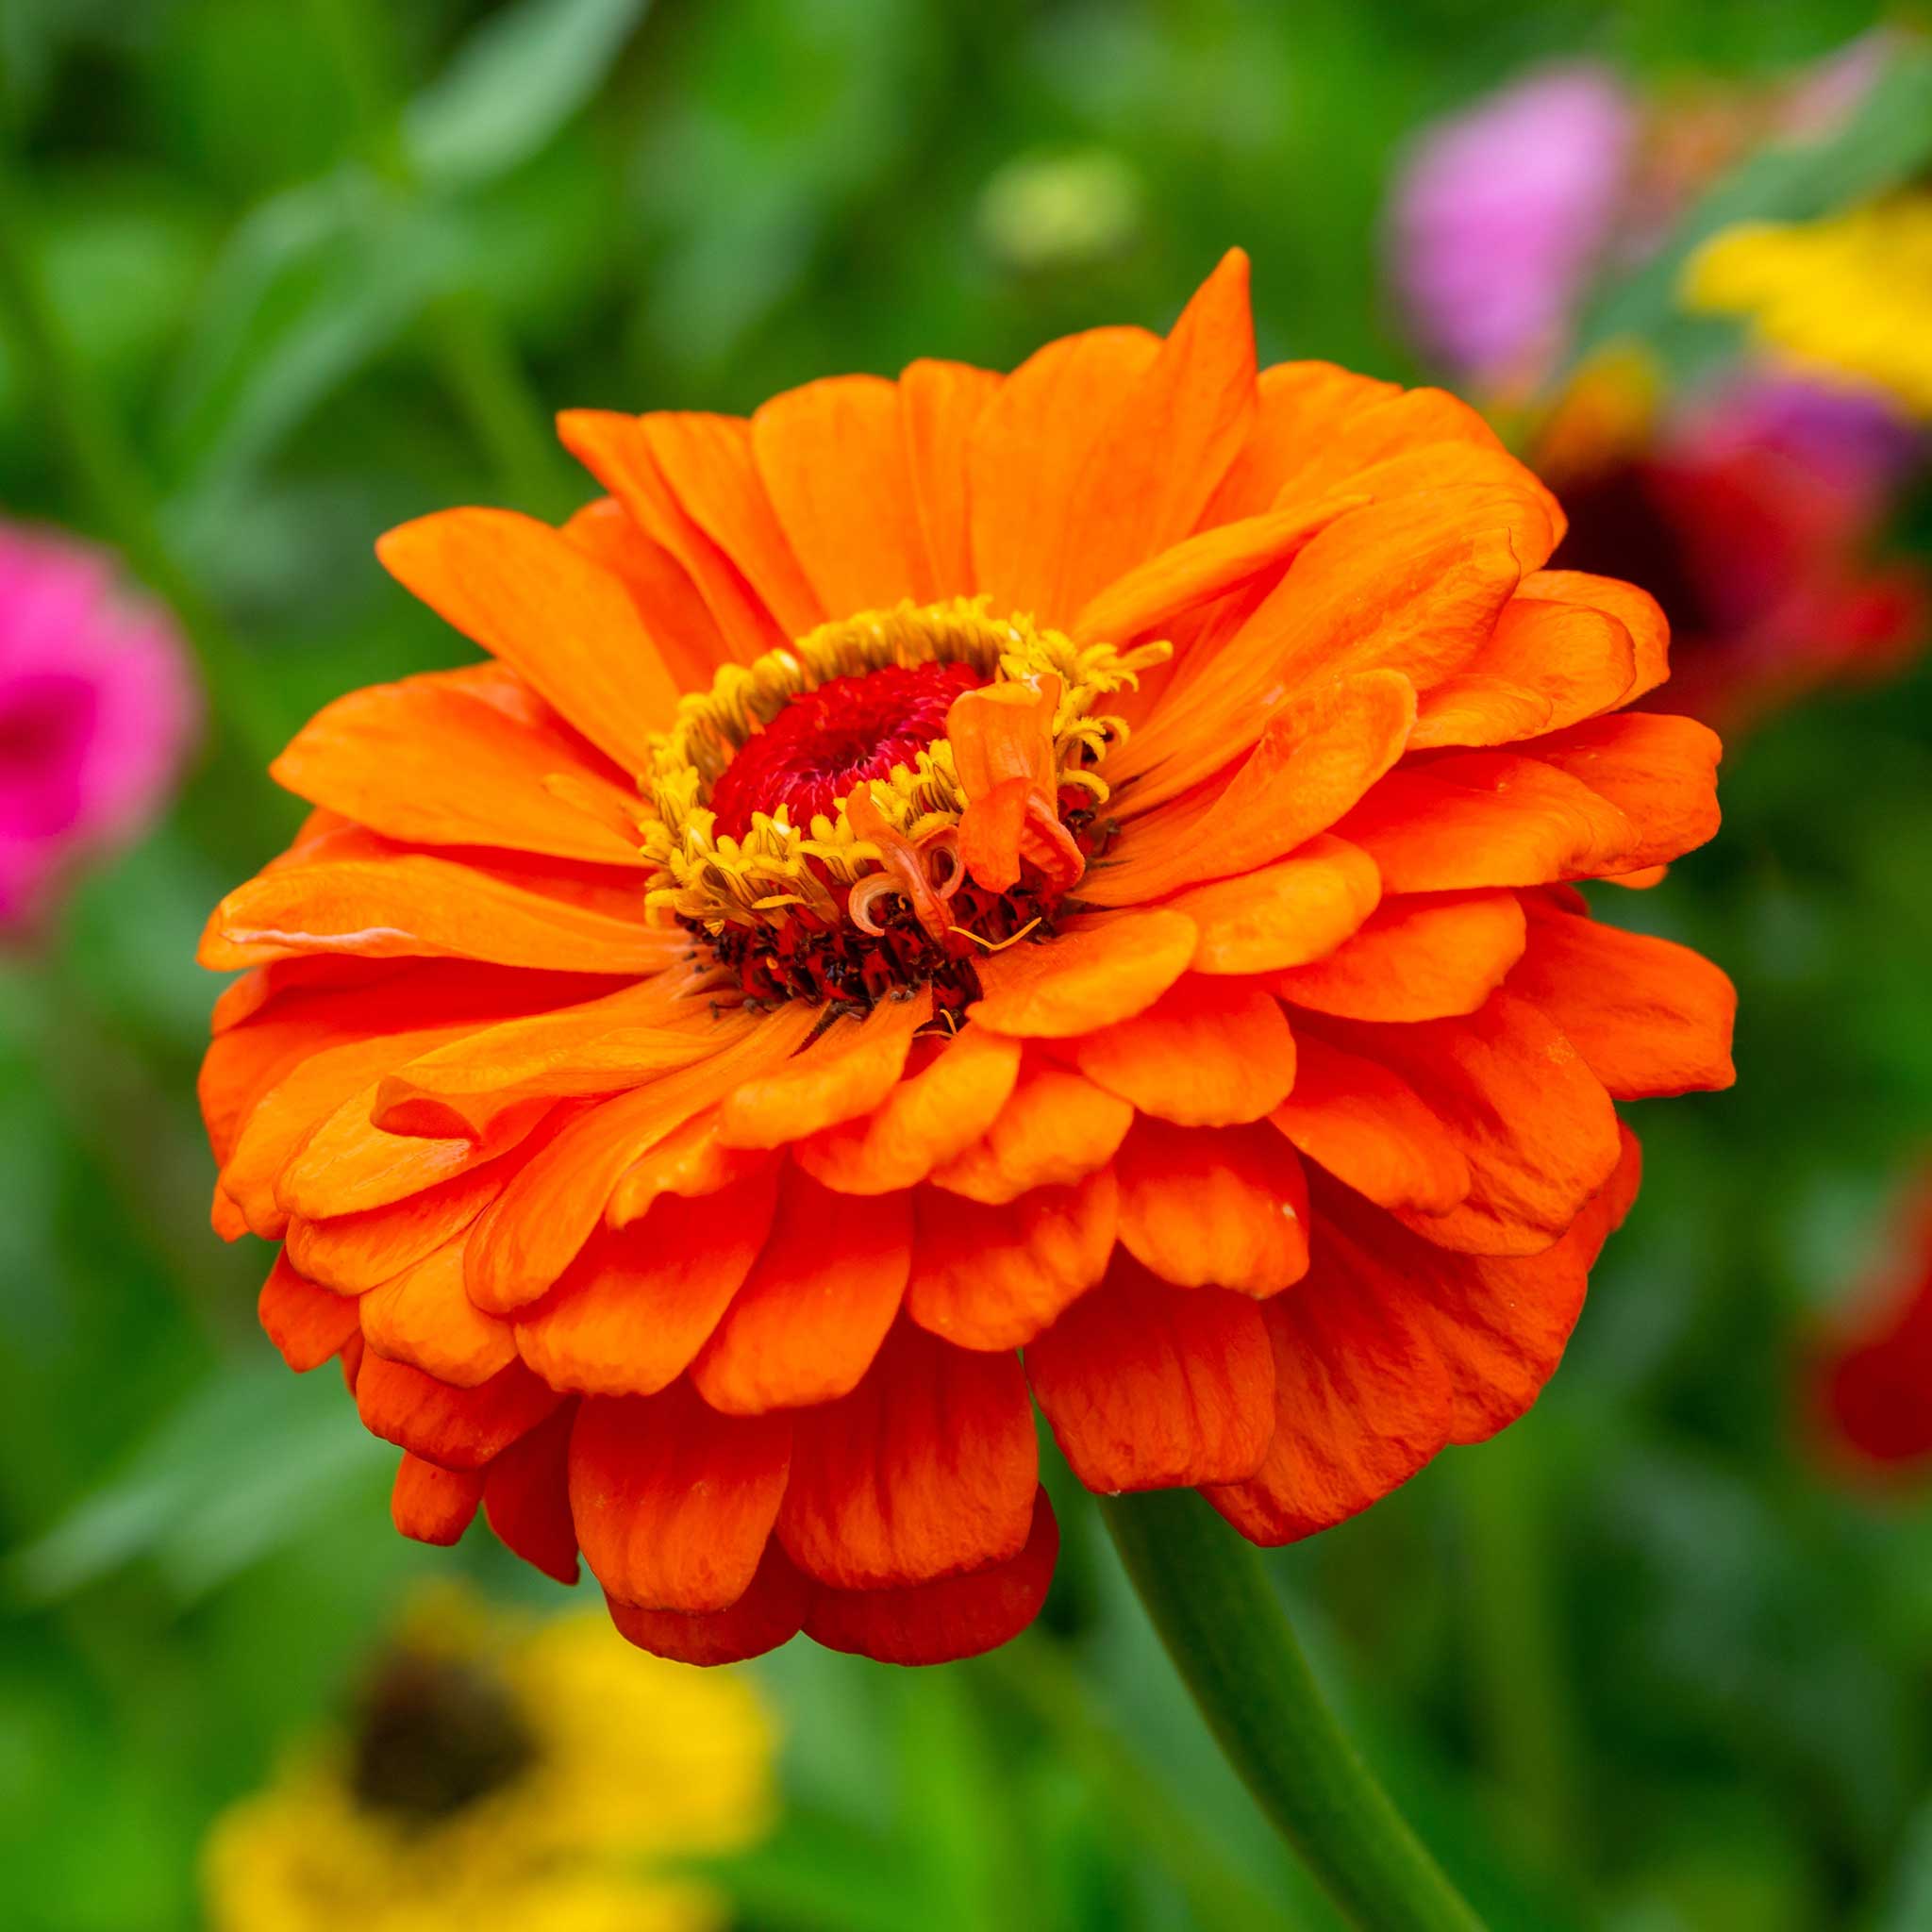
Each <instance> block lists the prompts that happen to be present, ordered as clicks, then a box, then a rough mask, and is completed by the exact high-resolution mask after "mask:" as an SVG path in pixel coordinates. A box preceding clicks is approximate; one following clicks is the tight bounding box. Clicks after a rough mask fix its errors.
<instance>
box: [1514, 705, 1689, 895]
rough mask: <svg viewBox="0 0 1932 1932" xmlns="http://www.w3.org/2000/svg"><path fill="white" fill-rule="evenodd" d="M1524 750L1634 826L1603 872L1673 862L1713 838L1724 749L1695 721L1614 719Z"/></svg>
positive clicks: (1647, 716) (1576, 727) (1629, 715)
mask: <svg viewBox="0 0 1932 1932" xmlns="http://www.w3.org/2000/svg"><path fill="white" fill-rule="evenodd" d="M1524 749H1525V750H1528V751H1530V752H1531V753H1532V755H1533V756H1534V757H1535V758H1537V759H1538V760H1540V761H1541V763H1543V764H1545V765H1547V766H1549V767H1551V768H1552V769H1553V770H1555V771H1557V772H1561V773H1564V774H1567V775H1568V776H1569V777H1571V778H1573V779H1575V780H1578V781H1580V782H1581V783H1582V784H1584V785H1587V786H1588V787H1589V788H1590V790H1591V791H1593V792H1595V793H1596V794H1597V795H1598V796H1599V797H1602V798H1605V799H1607V800H1608V801H1609V803H1610V804H1611V805H1612V806H1613V807H1614V808H1617V809H1618V810H1620V811H1621V812H1623V813H1624V816H1625V817H1626V818H1627V819H1628V820H1629V822H1630V824H1632V825H1634V826H1635V827H1636V833H1637V836H1636V838H1635V840H1634V841H1632V842H1631V843H1630V844H1629V845H1627V846H1626V847H1625V848H1624V850H1623V851H1622V852H1620V853H1619V854H1618V855H1617V860H1618V862H1617V863H1616V865H1615V866H1614V867H1610V868H1607V870H1614V871H1616V872H1623V873H1628V872H1635V871H1638V870H1639V869H1641V867H1644V866H1650V865H1657V864H1659V863H1660V862H1662V861H1663V860H1665V859H1670V858H1681V857H1682V856H1683V855H1684V854H1685V853H1686V852H1689V851H1691V850H1692V849H1693V848H1694V847H1696V846H1699V845H1702V844H1703V843H1704V842H1705V841H1707V839H1711V838H1714V837H1715V836H1716V834H1717V828H1718V808H1717V764H1718V759H1719V758H1721V757H1722V756H1723V753H1724V747H1723V745H1721V744H1720V743H1719V742H1718V738H1717V734H1716V733H1715V732H1714V731H1712V730H1710V729H1709V727H1708V726H1707V725H1703V724H1698V723H1697V721H1696V720H1695V719H1694V718H1671V717H1663V716H1658V715H1657V714H1655V713H1652V712H1648V711H1633V712H1620V713H1618V715H1617V716H1615V717H1614V718H1592V719H1591V720H1590V721H1589V722H1588V723H1586V724H1573V725H1572V726H1571V727H1570V729H1569V730H1567V731H1559V732H1557V733H1555V734H1553V735H1552V736H1551V737H1548V738H1541V739H1538V740H1537V741H1536V742H1535V744H1534V745H1533V746H1525V747H1524Z"/></svg>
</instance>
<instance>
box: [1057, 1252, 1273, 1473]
mask: <svg viewBox="0 0 1932 1932" xmlns="http://www.w3.org/2000/svg"><path fill="white" fill-rule="evenodd" d="M1026 1374H1027V1378H1028V1380H1029V1381H1030V1382H1031V1383H1032V1385H1033V1395H1034V1399H1035V1400H1036V1401H1037V1402H1038V1403H1039V1404H1040V1407H1041V1410H1042V1411H1043V1412H1044V1414H1045V1416H1046V1419H1047V1421H1048V1422H1049V1423H1050V1424H1052V1425H1053V1432H1054V1437H1055V1440H1056V1441H1058V1443H1059V1445H1060V1449H1061V1451H1062V1452H1063V1453H1064V1454H1065V1456H1066V1458H1067V1460H1068V1462H1070V1463H1071V1464H1072V1465H1073V1469H1074V1474H1075V1475H1077V1476H1078V1477H1079V1478H1080V1480H1081V1481H1082V1482H1083V1483H1085V1484H1086V1486H1087V1487H1088V1488H1089V1489H1090V1490H1094V1491H1099V1492H1100V1493H1101V1494H1103V1495H1114V1494H1118V1493H1119V1492H1120V1491H1124V1490H1168V1489H1175V1488H1179V1487H1181V1486H1183V1485H1191V1484H1197V1483H1224V1482H1239V1481H1240V1480H1241V1478H1243V1477H1244V1476H1249V1475H1252V1474H1254V1473H1255V1471H1256V1469H1257V1467H1258V1466H1259V1464H1260V1461H1261V1458H1262V1457H1263V1456H1264V1455H1265V1454H1266V1453H1267V1449H1268V1439H1269V1437H1270V1436H1271V1435H1272V1434H1273V1433H1274V1361H1273V1358H1272V1357H1271V1356H1270V1354H1269V1349H1268V1337H1267V1331H1266V1330H1265V1329H1264V1328H1263V1327H1262V1325H1261V1313H1260V1309H1259V1307H1257V1305H1256V1304H1255V1303H1254V1302H1252V1301H1250V1300H1249V1299H1248V1298H1247V1297H1246V1296H1244V1295H1238V1294H1228V1293H1226V1292H1224V1291H1223V1290H1221V1289H1218V1288H1197V1289H1177V1288H1170V1287H1168V1285H1167V1284H1166V1283H1165V1282H1164V1281H1158V1280H1156V1279H1155V1277H1154V1276H1153V1275H1151V1274H1147V1273H1146V1271H1145V1270H1144V1269H1141V1267H1139V1266H1138V1265H1137V1264H1136V1263H1133V1262H1125V1263H1123V1262H1120V1261H1116V1262H1115V1264H1114V1267H1113V1269H1112V1271H1111V1273H1110V1274H1108V1278H1107V1281H1106V1283H1105V1284H1104V1285H1103V1286H1102V1287H1100V1288H1098V1289H1096V1290H1095V1291H1093V1292H1092V1293H1091V1294H1090V1295H1084V1296H1082V1297H1081V1299H1080V1300H1079V1301H1076V1302H1075V1303H1074V1306H1073V1307H1070V1308H1069V1309H1068V1310H1067V1311H1066V1313H1065V1314H1063V1315H1062V1316H1061V1317H1060V1318H1059V1320H1058V1322H1056V1323H1055V1324H1054V1325H1053V1326H1052V1327H1051V1328H1049V1329H1048V1330H1047V1331H1046V1333H1045V1334H1044V1335H1041V1336H1039V1337H1037V1338H1036V1339H1035V1340H1034V1341H1032V1342H1031V1343H1030V1344H1029V1345H1028V1347H1027V1350H1026Z"/></svg>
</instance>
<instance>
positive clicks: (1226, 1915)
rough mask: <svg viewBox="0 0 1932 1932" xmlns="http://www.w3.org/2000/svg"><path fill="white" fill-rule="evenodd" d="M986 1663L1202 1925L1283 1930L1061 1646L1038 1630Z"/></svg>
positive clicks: (1284, 1921)
mask: <svg viewBox="0 0 1932 1932" xmlns="http://www.w3.org/2000/svg"><path fill="white" fill-rule="evenodd" d="M978 1668H980V1669H983V1670H986V1671H989V1672H990V1673H991V1674H993V1675H994V1676H996V1677H997V1678H998V1679H999V1680H1000V1682H1001V1683H1002V1684H1004V1685H1005V1686H1006V1688H1007V1690H1008V1692H1009V1693H1010V1694H1011V1696H1012V1697H1013V1698H1014V1699H1015V1700H1016V1701H1017V1702H1019V1703H1020V1704H1022V1705H1024V1707H1026V1708H1027V1709H1029V1710H1030V1711H1031V1712H1032V1713H1033V1715H1034V1717H1035V1718H1036V1719H1038V1720H1039V1722H1040V1723H1041V1724H1043V1725H1044V1726H1045V1727H1046V1729H1047V1730H1048V1732H1049V1733H1050V1734H1051V1735H1052V1737H1053V1738H1054V1740H1055V1741H1056V1742H1057V1743H1058V1745H1059V1747H1060V1749H1061V1750H1062V1751H1063V1752H1064V1753H1065V1754H1066V1756H1067V1757H1068V1758H1069V1759H1071V1760H1072V1761H1074V1763H1076V1764H1078V1765H1080V1766H1081V1767H1082V1768H1083V1769H1084V1771H1085V1772H1086V1774H1087V1776H1088V1777H1089V1779H1090V1780H1091V1782H1092V1784H1093V1785H1094V1786H1095V1787H1096V1788H1097V1789H1098V1790H1099V1792H1100V1794H1101V1796H1102V1797H1103V1798H1104V1799H1105V1801H1106V1806H1107V1811H1108V1815H1109V1816H1110V1817H1111V1818H1113V1819H1114V1820H1115V1821H1116V1823H1117V1824H1120V1825H1121V1826H1122V1827H1123V1828H1124V1830H1125V1831H1126V1832H1128V1833H1129V1834H1130V1835H1131V1837H1132V1838H1133V1840H1135V1842H1136V1843H1138V1844H1140V1845H1141V1846H1143V1847H1144V1848H1145V1849H1146V1850H1148V1851H1149V1852H1151V1853H1152V1854H1153V1855H1154V1856H1155V1857H1158V1859H1159V1860H1160V1862H1161V1863H1162V1864H1163V1865H1165V1866H1166V1867H1167V1869H1168V1871H1169V1872H1170V1873H1171V1874H1173V1875H1174V1878H1175V1880H1176V1881H1177V1882H1178V1883H1179V1885H1180V1887H1181V1890H1183V1891H1184V1892H1185V1893H1186V1895H1187V1900H1188V1907H1189V1910H1190V1913H1191V1922H1192V1923H1193V1924H1196V1925H1198V1926H1200V1927H1201V1928H1202V1932H1262V1928H1264V1927H1267V1926H1275V1927H1279V1928H1282V1932H1286V1927H1287V1926H1288V1924H1289V1921H1288V1918H1287V1915H1286V1914H1285V1913H1283V1912H1282V1911H1281V1910H1280V1909H1279V1908H1278V1907H1276V1906H1275V1905H1274V1902H1273V1901H1272V1900H1270V1899H1269V1898H1268V1897H1267V1896H1266V1894H1265V1893H1264V1892H1263V1891H1262V1890H1261V1889H1260V1887H1259V1886H1257V1885H1256V1884H1255V1883H1254V1882H1253V1881H1252V1880H1251V1879H1249V1878H1248V1877H1247V1876H1246V1875H1245V1874H1242V1873H1240V1872H1237V1871H1234V1870H1232V1869H1230V1867H1229V1866H1228V1864H1227V1862H1226V1860H1225V1859H1224V1857H1222V1855H1221V1852H1220V1849H1219V1847H1217V1846H1216V1845H1215V1844H1214V1842H1213V1841H1212V1840H1210V1839H1209V1838H1208V1835H1207V1833H1205V1832H1204V1831H1202V1830H1200V1829H1199V1827H1198V1826H1196V1825H1195V1824H1194V1823H1193V1821H1192V1820H1191V1818H1189V1817H1188V1816H1187V1815H1186V1814H1185V1813H1184V1812H1182V1811H1180V1810H1178V1809H1177V1808H1176V1807H1175V1806H1174V1801H1173V1800H1172V1799H1171V1798H1170V1797H1169V1796H1168V1794H1167V1793H1166V1792H1165V1791H1164V1790H1162V1789H1161V1787H1160V1786H1159V1785H1158V1783H1157V1782H1156V1781H1155V1780H1154V1778H1153V1777H1152V1776H1151V1775H1150V1774H1149V1773H1148V1772H1147V1769H1146V1767H1145V1766H1144V1765H1142V1764H1141V1761H1140V1760H1139V1758H1137V1757H1135V1755H1134V1753H1133V1752H1132V1750H1131V1749H1129V1748H1128V1746H1127V1744H1126V1743H1125V1741H1124V1740H1123V1739H1122V1738H1121V1737H1120V1736H1119V1735H1118V1733H1116V1732H1115V1731H1113V1730H1112V1729H1111V1728H1110V1727H1109V1726H1108V1725H1107V1724H1104V1723H1103V1722H1102V1721H1101V1719H1100V1718H1099V1716H1098V1715H1097V1714H1096V1713H1095V1711H1094V1710H1093V1707H1092V1700H1091V1698H1090V1697H1089V1696H1088V1694H1087V1687H1086V1686H1085V1684H1084V1683H1082V1681H1081V1679H1080V1674H1079V1672H1078V1671H1076V1670H1075V1669H1074V1665H1073V1663H1072V1661H1071V1660H1070V1659H1069V1658H1068V1657H1067V1655H1066V1652H1065V1650H1064V1649H1063V1648H1062V1646H1061V1645H1060V1644H1058V1642H1056V1641H1054V1640H1053V1639H1052V1638H1049V1637H1044V1636H1041V1634H1040V1633H1039V1631H1038V1630H1035V1631H1031V1632H1029V1633H1028V1634H1027V1635H1026V1636H1024V1637H1023V1638H1021V1639H1019V1640H1018V1641H1015V1642H1012V1643H1008V1644H1005V1645H1003V1646H1002V1647H1001V1648H1000V1649H998V1650H996V1651H993V1652H992V1653H991V1655H990V1656H989V1657H987V1658H986V1659H985V1661H984V1663H983V1664H981V1665H980V1666H979V1667H978Z"/></svg>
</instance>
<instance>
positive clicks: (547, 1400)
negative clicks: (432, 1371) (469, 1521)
mask: <svg viewBox="0 0 1932 1932" xmlns="http://www.w3.org/2000/svg"><path fill="white" fill-rule="evenodd" d="M562 1399H563V1398H562V1397H561V1396H559V1395H558V1394H557V1393H556V1391H553V1390H550V1389H546V1388H544V1386H543V1385H542V1383H541V1382H540V1381H538V1379H537V1378H536V1376H535V1375H533V1374H530V1372H529V1370H527V1369H526V1368H525V1367H524V1365H523V1364H522V1363H521V1362H512V1363H511V1364H510V1365H509V1367H508V1368H507V1369H505V1370H503V1371H502V1373H501V1374H495V1375H492V1376H491V1378H490V1380H489V1381H487V1382H485V1383H483V1384H482V1385H481V1386H480V1387H478V1388H475V1389H452V1388H450V1387H448V1386H447V1385H446V1384H444V1383H441V1382H439V1381H438V1380H437V1379H436V1378H435V1376H433V1375H425V1374H424V1373H423V1371H422V1370H421V1369H412V1368H410V1367H409V1366H408V1363H406V1362H392V1361H389V1360H387V1359H385V1358H384V1357H382V1356H379V1355H376V1354H375V1353H374V1352H373V1351H370V1350H364V1352H363V1355H362V1361H361V1365H360V1367H359V1368H358V1371H357V1374H356V1407H357V1409H358V1411H359V1412H360V1414H361V1417H362V1426H363V1427H364V1428H365V1429H367V1430H368V1431H369V1433H370V1434H371V1435H372V1436H380V1437H381V1438H382V1439H383V1441H386V1442H393V1443H395V1445H396V1446H397V1447H398V1448H399V1449H407V1450H408V1451H409V1452H410V1453H411V1454H412V1455H416V1456H420V1457H424V1459H425V1461H429V1462H436V1463H441V1465H442V1467H443V1468H444V1469H481V1468H482V1467H483V1465H484V1464H485V1463H486V1462H489V1461H490V1460H491V1458H492V1457H497V1456H500V1455H502V1453H503V1452H504V1451H505V1450H506V1449H508V1447H509V1445H510V1444H511V1443H512V1442H514V1441H517V1439H518V1438H519V1437H521V1436H525V1435H527V1434H528V1433H529V1432H530V1430H532V1429H534V1428H535V1427H536V1426H537V1424H539V1423H541V1421H542V1420H543V1418H544V1417H545V1416H547V1415H548V1414H549V1413H550V1411H551V1410H552V1409H554V1408H555V1407H557V1405H558V1403H559V1402H560V1401H561V1400H562Z"/></svg>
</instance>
